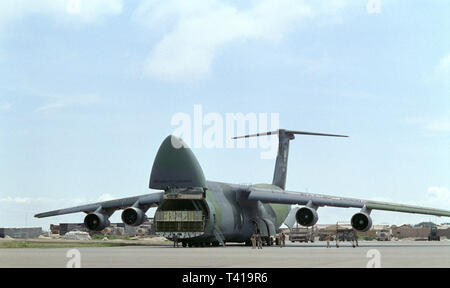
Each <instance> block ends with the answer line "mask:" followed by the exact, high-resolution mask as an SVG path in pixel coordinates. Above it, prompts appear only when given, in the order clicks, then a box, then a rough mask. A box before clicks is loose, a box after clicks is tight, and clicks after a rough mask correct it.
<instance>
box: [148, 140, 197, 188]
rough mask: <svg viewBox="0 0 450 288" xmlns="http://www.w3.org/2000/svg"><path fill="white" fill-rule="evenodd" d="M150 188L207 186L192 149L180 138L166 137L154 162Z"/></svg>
mask: <svg viewBox="0 0 450 288" xmlns="http://www.w3.org/2000/svg"><path fill="white" fill-rule="evenodd" d="M149 187H150V188H152V189H161V190H167V189H169V188H192V187H201V188H206V181H205V176H204V174H203V170H202V167H201V166H200V164H199V163H198V160H197V158H196V157H195V155H194V153H192V151H191V149H190V148H189V147H188V146H187V144H186V143H184V142H183V140H181V139H180V138H178V137H176V136H173V135H170V136H168V137H166V139H165V140H164V141H163V143H162V144H161V146H160V147H159V150H158V153H157V154H156V157H155V161H154V162H153V167H152V173H151V174H150V185H149Z"/></svg>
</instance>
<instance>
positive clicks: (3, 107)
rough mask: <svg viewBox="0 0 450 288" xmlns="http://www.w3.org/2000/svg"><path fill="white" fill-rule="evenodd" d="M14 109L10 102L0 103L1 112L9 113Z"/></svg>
mask: <svg viewBox="0 0 450 288" xmlns="http://www.w3.org/2000/svg"><path fill="white" fill-rule="evenodd" d="M11 107H12V104H11V103H9V102H4V103H0V111H8V110H10V109H11Z"/></svg>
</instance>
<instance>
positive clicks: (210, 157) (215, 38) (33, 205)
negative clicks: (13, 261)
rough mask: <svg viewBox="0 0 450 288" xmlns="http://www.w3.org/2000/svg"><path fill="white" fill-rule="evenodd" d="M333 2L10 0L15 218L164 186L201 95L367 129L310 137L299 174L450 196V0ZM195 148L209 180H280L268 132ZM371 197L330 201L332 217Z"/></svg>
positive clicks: (9, 196)
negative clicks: (161, 159)
mask: <svg viewBox="0 0 450 288" xmlns="http://www.w3.org/2000/svg"><path fill="white" fill-rule="evenodd" d="M318 2H319V1H293V0H283V1H275V0H261V1H248V3H246V4H245V5H243V4H242V3H240V1H217V0H208V1H204V0H202V1H173V0H169V1H167V0H166V1H121V0H91V1H84V0H82V1H81V2H79V3H80V6H76V5H75V8H74V6H71V5H73V4H74V3H75V4H77V1H73V0H67V1H66V0H59V1H58V0H36V1H25V0H21V1H12V0H11V1H9V0H6V1H2V2H1V4H0V175H2V176H1V178H0V179H1V181H0V226H23V225H28V226H36V225H37V226H44V227H45V228H47V227H48V224H49V223H57V222H72V221H75V222H81V221H82V219H83V217H84V216H83V215H81V214H75V215H67V216H62V217H56V218H50V219H34V218H33V217H32V215H34V214H35V213H37V212H42V211H47V210H52V209H57V208H63V207H68V206H73V205H78V204H82V203H86V202H92V201H98V200H106V199H111V198H118V197H126V196H133V195H139V194H144V193H149V192H150V190H149V189H148V178H149V174H150V170H151V166H152V163H153V159H154V156H155V154H156V152H157V149H158V147H159V144H160V143H161V142H162V140H163V139H164V137H165V136H167V135H169V134H171V133H172V132H173V131H174V130H175V128H176V127H174V126H173V125H171V119H172V117H173V116H174V115H175V114H176V113H180V112H181V113H187V114H190V115H193V111H194V105H197V104H199V105H201V106H202V109H203V112H204V113H205V114H206V113H219V114H220V115H225V113H244V114H245V113H279V119H280V126H281V127H283V128H287V129H297V130H306V131H318V132H329V133H339V134H346V135H350V138H346V139H338V138H336V139H335V138H322V137H308V136H304V137H302V136H298V137H297V139H296V140H295V141H294V142H292V144H291V150H290V158H289V169H288V171H289V172H288V184H287V189H289V190H299V191H308V192H313V193H323V194H332V195H340V196H348V197H358V198H363V199H375V200H386V201H393V202H399V203H407V204H416V205H423V206H431V207H436V208H444V209H450V191H449V187H450V179H449V175H450V173H449V172H450V169H449V168H450V167H449V163H450V161H449V139H450V138H449V132H450V121H449V112H450V106H449V99H450V89H449V88H450V86H449V79H450V77H449V71H450V40H449V37H448V31H449V30H450V20H449V19H450V17H449V16H450V4H449V3H448V2H447V1H429V2H427V6H425V5H424V3H423V2H421V1H408V2H406V1H384V0H381V1H375V2H377V3H378V4H379V6H378V7H379V8H380V9H379V10H377V11H376V12H377V13H373V12H374V11H371V10H370V9H369V10H368V8H367V4H368V2H369V1H366V0H364V1H344V0H342V1H341V0H334V1H327V3H326V4H325V3H323V4H319V3H318ZM77 7H78V8H79V9H78V8H77ZM194 153H195V154H196V155H197V157H198V159H199V161H200V163H201V165H202V167H203V170H204V173H205V176H206V178H207V179H209V180H220V181H226V182H233V183H249V182H250V183H261V182H266V183H267V182H271V179H272V173H273V166H274V160H264V159H261V158H260V150H258V149H225V148H222V149H220V148H218V149H206V148H198V149H194ZM356 211H357V210H354V209H335V208H320V209H319V217H320V220H319V223H334V222H336V221H349V219H350V217H351V215H352V214H353V213H355V212H356ZM119 216H120V213H116V214H115V215H114V216H113V218H112V220H113V221H119V219H120V218H119ZM373 218H374V222H375V223H394V224H403V223H417V222H419V221H428V220H432V221H435V222H450V220H449V219H446V218H437V217H432V216H420V215H408V214H399V213H389V212H378V211H374V212H373Z"/></svg>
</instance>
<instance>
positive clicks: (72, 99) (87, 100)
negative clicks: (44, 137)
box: [34, 94, 100, 112]
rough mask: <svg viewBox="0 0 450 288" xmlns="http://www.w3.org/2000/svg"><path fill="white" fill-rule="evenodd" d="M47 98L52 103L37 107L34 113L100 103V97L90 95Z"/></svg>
mask: <svg viewBox="0 0 450 288" xmlns="http://www.w3.org/2000/svg"><path fill="white" fill-rule="evenodd" d="M47 97H48V98H52V99H53V101H51V102H50V103H47V104H44V105H42V106H39V107H38V108H36V109H35V110H34V112H44V111H48V110H54V109H60V108H66V107H70V106H86V105H91V104H96V103H98V102H100V97H98V96H96V95H92V94H83V95H53V96H48V95H47Z"/></svg>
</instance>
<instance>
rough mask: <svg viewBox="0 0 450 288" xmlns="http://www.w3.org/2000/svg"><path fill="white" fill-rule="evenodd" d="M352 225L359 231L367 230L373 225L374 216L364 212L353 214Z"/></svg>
mask: <svg viewBox="0 0 450 288" xmlns="http://www.w3.org/2000/svg"><path fill="white" fill-rule="evenodd" d="M350 222H351V223H352V227H353V228H354V229H356V230H358V231H361V232H366V231H367V230H369V229H370V228H371V227H372V218H370V216H369V214H367V213H364V212H359V213H356V214H355V215H353V217H352V220H351V221H350Z"/></svg>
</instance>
